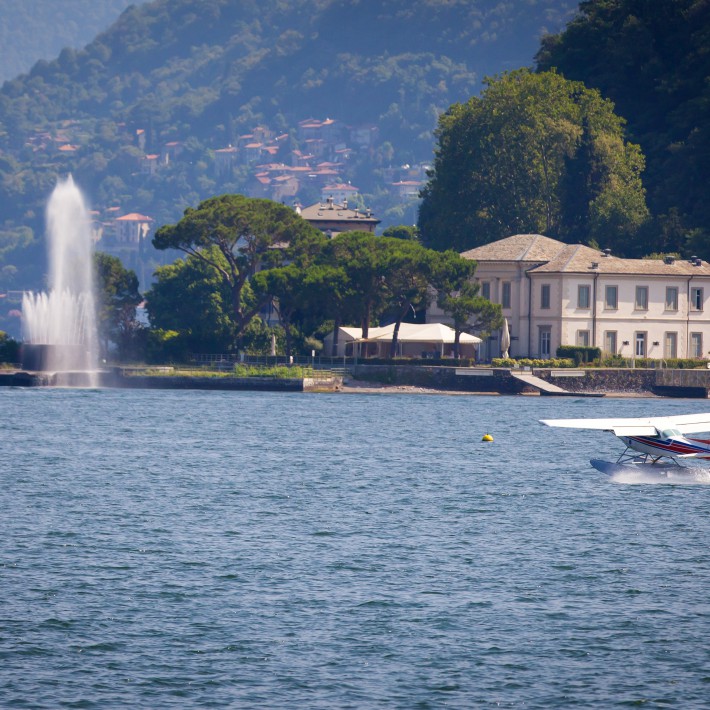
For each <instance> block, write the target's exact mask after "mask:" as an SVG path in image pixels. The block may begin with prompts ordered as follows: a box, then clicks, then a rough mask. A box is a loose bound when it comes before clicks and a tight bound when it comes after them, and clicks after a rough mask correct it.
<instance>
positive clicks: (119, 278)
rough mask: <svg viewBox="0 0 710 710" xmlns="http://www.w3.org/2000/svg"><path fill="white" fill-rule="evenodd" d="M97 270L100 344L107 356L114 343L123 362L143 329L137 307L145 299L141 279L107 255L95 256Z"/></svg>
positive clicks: (113, 257) (118, 260) (119, 261)
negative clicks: (139, 286) (140, 287)
mask: <svg viewBox="0 0 710 710" xmlns="http://www.w3.org/2000/svg"><path fill="white" fill-rule="evenodd" d="M94 270H95V274H96V291H97V294H98V303H97V316H98V318H97V320H98V323H97V325H98V331H99V340H100V341H101V343H102V349H103V352H104V354H106V353H108V350H109V343H110V342H113V343H115V344H116V346H117V347H118V353H119V356H120V357H122V358H123V357H125V356H127V355H128V354H129V353H130V351H131V349H132V346H133V344H134V341H135V337H136V334H137V333H138V331H139V329H140V325H139V323H138V321H137V320H136V307H137V306H138V304H139V303H140V302H141V301H142V300H143V299H142V297H141V294H140V293H139V292H138V277H137V276H136V274H135V272H133V271H130V270H129V269H126V268H125V267H124V266H123V264H122V263H121V260H120V259H118V258H117V257H115V256H109V255H108V254H104V253H103V252H96V253H95V254H94Z"/></svg>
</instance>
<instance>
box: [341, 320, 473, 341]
mask: <svg viewBox="0 0 710 710" xmlns="http://www.w3.org/2000/svg"><path fill="white" fill-rule="evenodd" d="M340 330H341V332H343V333H345V334H346V335H347V336H349V339H351V340H359V341H362V340H363V337H362V330H361V329H360V328H341V329H340ZM393 334H394V323H392V324H390V325H385V326H382V327H380V328H377V327H373V328H370V329H369V331H368V334H367V342H373V343H376V342H382V341H391V340H392V337H393ZM455 335H456V333H455V331H454V329H453V328H449V326H448V325H444V324H443V323H401V324H400V326H399V334H398V337H397V339H398V340H399V341H400V342H402V343H447V344H448V343H453V342H454V340H455ZM459 342H460V343H461V344H462V345H463V344H470V345H473V344H475V343H480V342H481V339H480V338H477V337H476V336H475V335H469V334H468V333H461V335H460V337H459Z"/></svg>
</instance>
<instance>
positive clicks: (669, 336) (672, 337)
mask: <svg viewBox="0 0 710 710" xmlns="http://www.w3.org/2000/svg"><path fill="white" fill-rule="evenodd" d="M663 357H664V358H666V359H674V358H677V357H678V333H666V337H665V339H664V344H663Z"/></svg>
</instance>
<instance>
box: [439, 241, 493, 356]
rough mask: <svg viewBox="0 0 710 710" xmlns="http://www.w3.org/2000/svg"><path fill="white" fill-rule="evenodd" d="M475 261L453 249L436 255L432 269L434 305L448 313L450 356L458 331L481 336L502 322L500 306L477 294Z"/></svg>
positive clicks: (455, 352)
mask: <svg viewBox="0 0 710 710" xmlns="http://www.w3.org/2000/svg"><path fill="white" fill-rule="evenodd" d="M476 266H477V265H476V262H475V261H472V260H471V259H464V258H463V257H461V256H460V255H459V254H457V253H456V252H454V251H446V252H442V253H441V254H439V258H438V259H437V261H436V264H435V267H434V272H433V277H432V278H433V286H434V288H435V289H436V291H437V305H438V306H439V308H441V309H442V310H443V311H444V313H446V314H447V315H449V316H450V317H451V319H452V321H453V327H454V357H458V355H459V343H460V340H461V333H471V334H476V335H478V336H479V337H483V338H485V337H486V336H487V335H488V334H490V333H491V331H493V330H495V329H496V328H500V327H501V326H502V325H503V312H502V306H501V305H500V304H498V303H492V302H491V301H489V300H488V299H487V298H483V296H481V295H480V294H479V290H480V286H479V284H478V283H476V282H475V281H473V280H472V279H473V276H474V274H475V272H476Z"/></svg>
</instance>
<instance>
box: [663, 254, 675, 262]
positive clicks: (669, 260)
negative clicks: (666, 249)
mask: <svg viewBox="0 0 710 710" xmlns="http://www.w3.org/2000/svg"><path fill="white" fill-rule="evenodd" d="M663 263H664V264H675V257H674V256H671V255H670V254H666V256H664V257H663Z"/></svg>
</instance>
